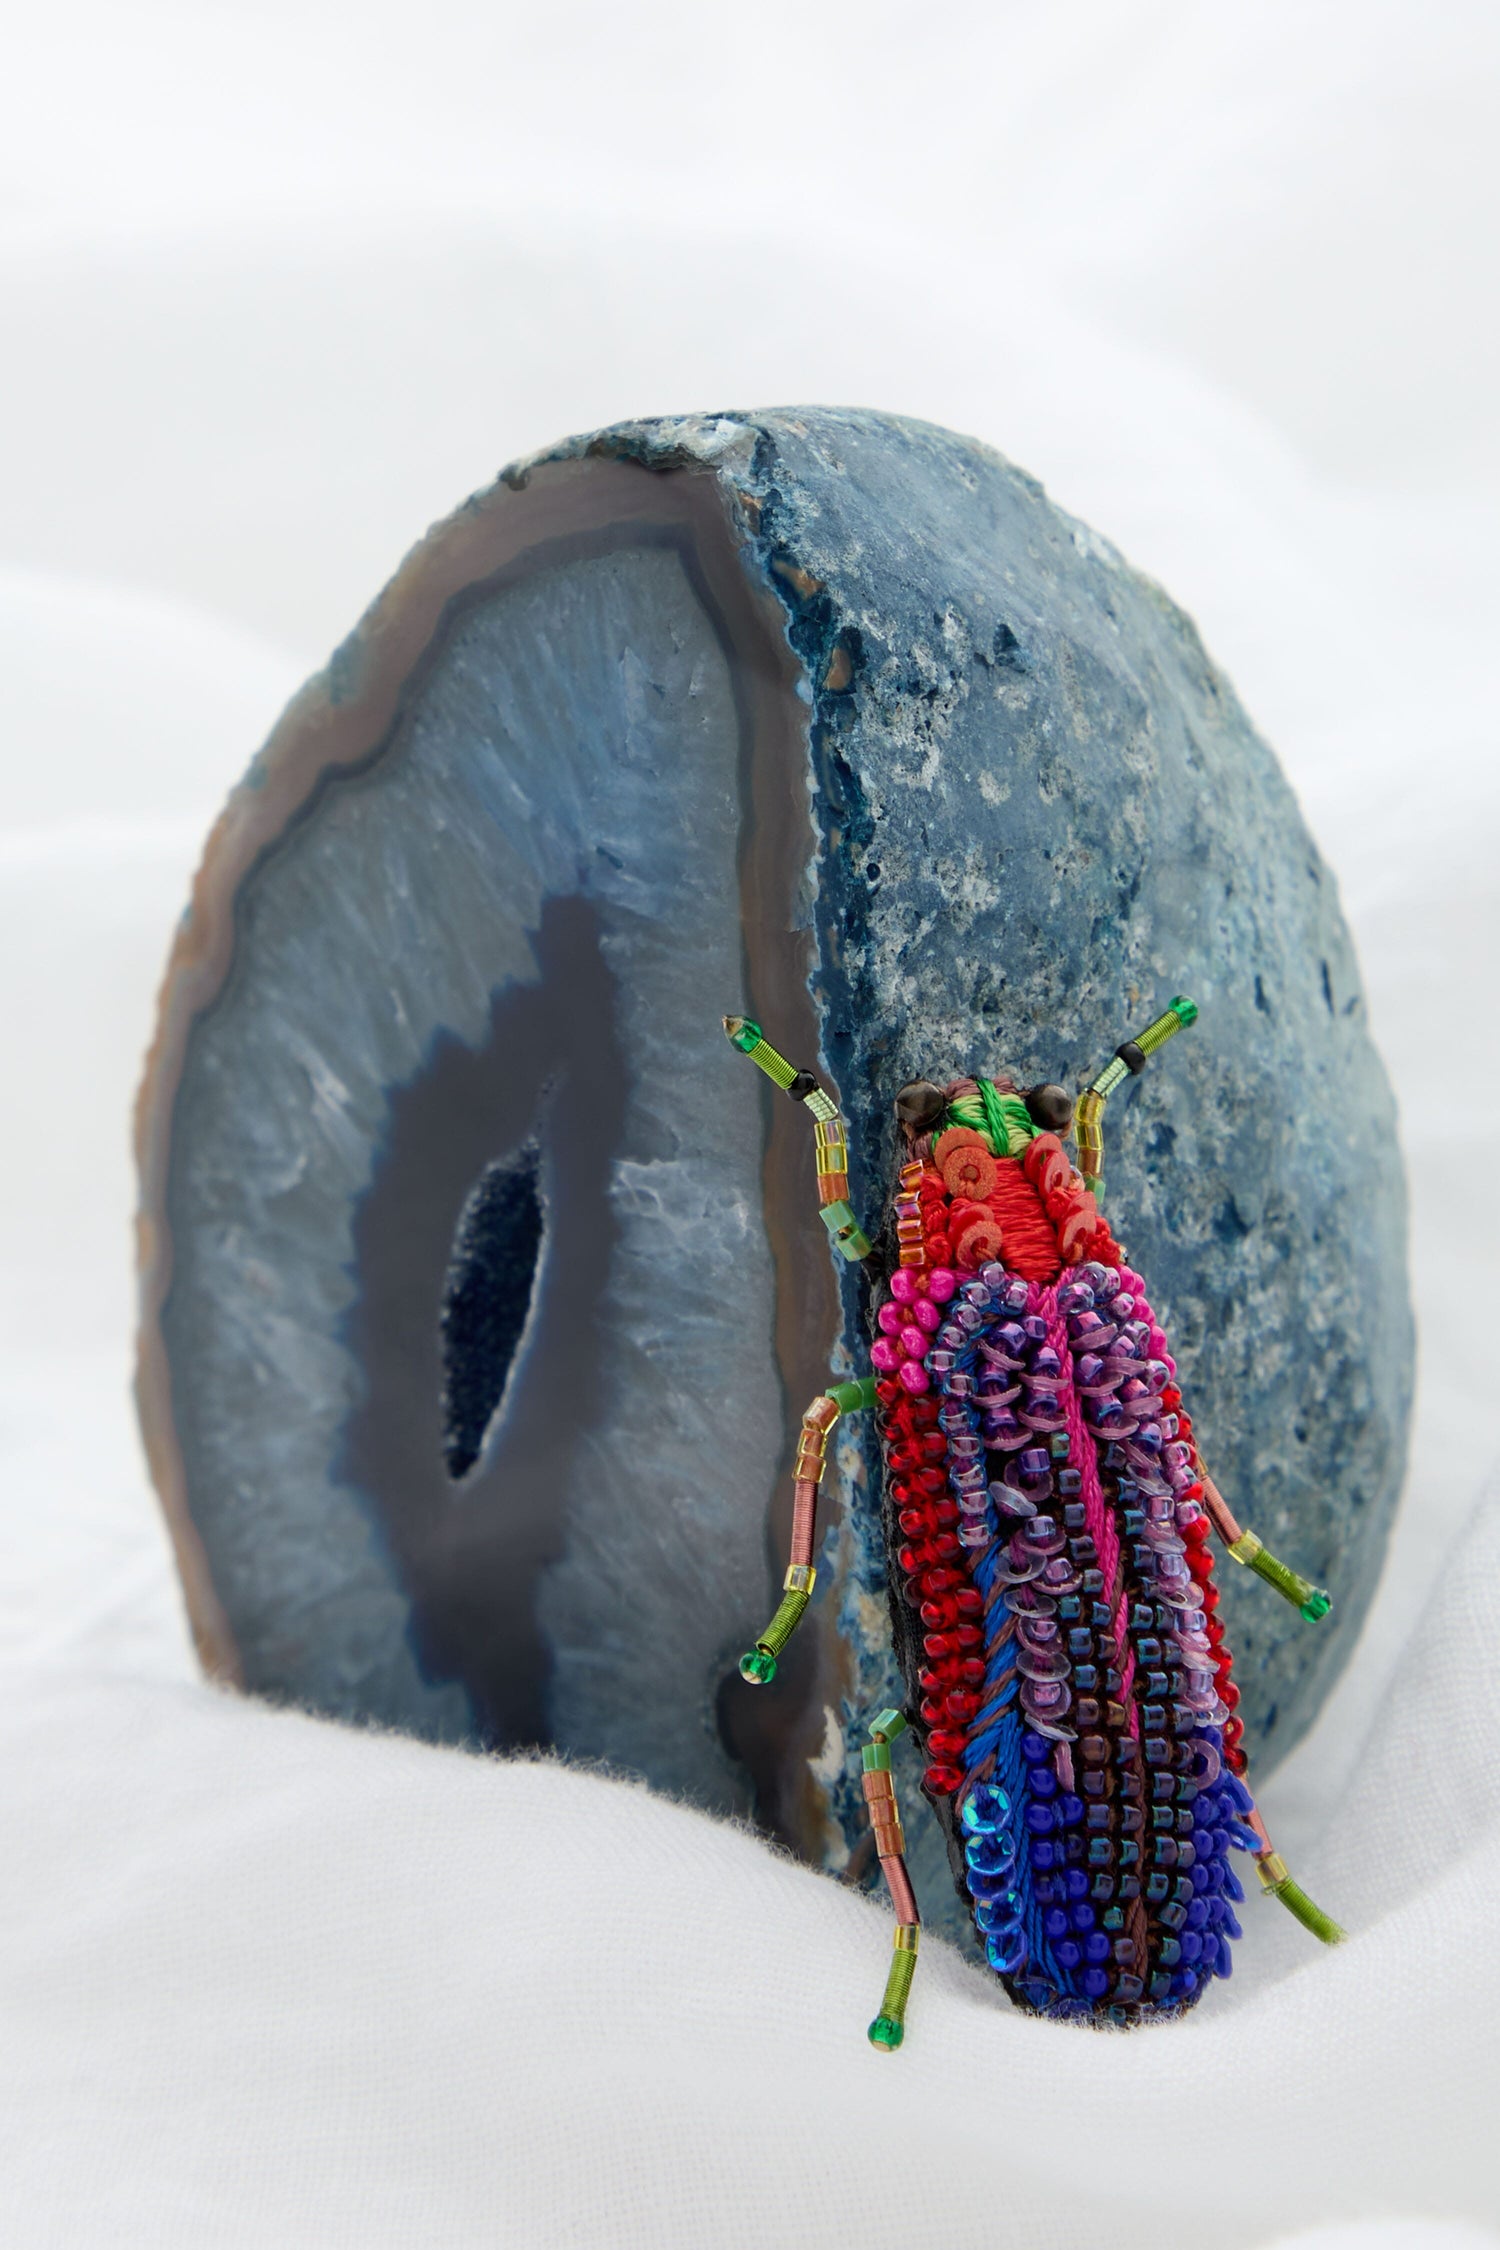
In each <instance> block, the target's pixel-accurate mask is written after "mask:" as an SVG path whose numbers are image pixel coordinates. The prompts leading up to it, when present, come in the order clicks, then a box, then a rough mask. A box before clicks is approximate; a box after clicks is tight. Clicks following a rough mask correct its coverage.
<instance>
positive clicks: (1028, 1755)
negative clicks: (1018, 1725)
mask: <svg viewBox="0 0 1500 2250" xmlns="http://www.w3.org/2000/svg"><path fill="white" fill-rule="evenodd" d="M1051 1755H1052V1745H1051V1743H1050V1742H1048V1741H1047V1740H1046V1738H1045V1736H1043V1735H1040V1734H1033V1733H1032V1731H1031V1729H1030V1727H1027V1728H1026V1730H1025V1732H1024V1733H1023V1734H1022V1736H1021V1756H1022V1757H1023V1758H1024V1759H1025V1760H1026V1763H1027V1765H1028V1766H1039V1765H1042V1764H1044V1763H1045V1761H1046V1760H1047V1759H1048V1758H1050V1757H1051Z"/></svg>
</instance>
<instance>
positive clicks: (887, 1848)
mask: <svg viewBox="0 0 1500 2250" xmlns="http://www.w3.org/2000/svg"><path fill="white" fill-rule="evenodd" d="M905 1732H906V1721H905V1719H904V1718H903V1717H902V1716H901V1713H900V1712H899V1711H880V1712H877V1714H876V1716H875V1717H874V1718H873V1719H872V1720H871V1721H870V1740H869V1742H868V1744H867V1745H866V1747H865V1749H864V1751H863V1752H862V1753H861V1755H862V1757H863V1761H864V1774H863V1777H862V1778H863V1785H864V1793H865V1803H866V1805H867V1806H868V1807H869V1813H870V1826H871V1828H872V1829H873V1830H874V1832H875V1856H876V1858H877V1859H878V1860H879V1861H880V1872H881V1874H882V1875H883V1876H884V1877H885V1880H886V1888H887V1889H888V1890H889V1892H890V1894H891V1905H892V1906H893V1907H894V1909H895V1913H896V1934H895V1937H894V1939H893V1940H892V1953H891V1972H890V1975H889V1976H888V1977H887V1978H886V1983H885V1995H884V1997H883V1999H882V2000H881V2003H880V2013H879V2015H878V2016H877V2017H876V2018H875V2021H874V2022H873V2023H872V2024H871V2026H870V2044H871V2046H872V2047H883V2048H885V2050H886V2051H887V2053H889V2052H890V2051H891V2050H892V2049H894V2048H896V2047H899V2046H900V2044H901V2042H902V2040H903V2039H904V2038H905V2036H906V2002H907V1997H908V1995H909V1994H910V1992H911V1980H912V1978H913V1977H914V1976H915V1974H916V1968H917V1939H918V1932H919V1929H920V1925H921V1919H922V1917H921V1916H920V1914H918V1912H917V1901H916V1894H915V1893H914V1892H913V1890H912V1887H911V1877H910V1875H909V1874H908V1873H907V1867H906V1838H905V1836H904V1835H903V1834H902V1830H901V1814H900V1811H899V1809H898V1807H897V1804H896V1784H895V1780H894V1777H893V1776H892V1773H891V1744H892V1743H893V1742H894V1741H895V1740H896V1738H897V1736H898V1735H902V1734H904V1733H905Z"/></svg>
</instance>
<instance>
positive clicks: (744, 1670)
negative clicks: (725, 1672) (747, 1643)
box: [740, 1648, 776, 1687]
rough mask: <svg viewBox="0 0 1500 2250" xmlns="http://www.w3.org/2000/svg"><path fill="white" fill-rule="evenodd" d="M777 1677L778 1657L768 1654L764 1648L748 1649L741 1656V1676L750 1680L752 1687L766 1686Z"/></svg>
mask: <svg viewBox="0 0 1500 2250" xmlns="http://www.w3.org/2000/svg"><path fill="white" fill-rule="evenodd" d="M775 1677H776V1659H775V1657H774V1656H767V1654H766V1652H765V1650H764V1649H763V1648H749V1649H746V1651H745V1653H744V1655H743V1656H742V1657H741V1658H740V1678H741V1679H742V1680H748V1681H749V1683H750V1685H751V1687H765V1686H766V1685H767V1684H768V1683H769V1682H770V1681H772V1680H774V1679H775Z"/></svg>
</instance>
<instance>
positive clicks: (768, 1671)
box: [740, 1564, 815, 1687]
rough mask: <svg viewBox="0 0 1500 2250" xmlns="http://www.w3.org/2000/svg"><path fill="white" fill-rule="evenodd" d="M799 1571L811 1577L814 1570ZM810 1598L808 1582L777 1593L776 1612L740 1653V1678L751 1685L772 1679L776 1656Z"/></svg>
mask: <svg viewBox="0 0 1500 2250" xmlns="http://www.w3.org/2000/svg"><path fill="white" fill-rule="evenodd" d="M795 1568H796V1565H795V1564H794V1565H793V1569H795ZM803 1575H804V1577H806V1578H807V1579H808V1580H809V1581H811V1579H812V1578H813V1577H814V1575H815V1573H813V1572H812V1571H810V1570H804V1572H803ZM787 1576H788V1578H790V1577H791V1576H792V1571H790V1570H789V1571H788V1572H787ZM811 1600H812V1585H811V1583H809V1584H807V1585H806V1586H788V1587H787V1589H786V1592H785V1593H784V1594H783V1595H782V1597H781V1606H780V1608H779V1609H778V1610H777V1612H776V1615H775V1616H774V1617H773V1618H772V1619H771V1622H770V1624H769V1625H768V1626H767V1627H766V1629H765V1631H764V1632H763V1633H762V1634H761V1636H760V1639H759V1640H758V1641H757V1642H756V1644H755V1646H754V1648H750V1649H746V1651H745V1653H744V1655H743V1656H742V1657H741V1658H740V1678H741V1679H742V1680H748V1681H749V1682H750V1685H751V1686H752V1687H765V1686H767V1685H768V1683H769V1682H770V1681H772V1680H774V1679H775V1677H776V1659H777V1657H778V1656H780V1654H781V1652H782V1650H783V1649H784V1648H785V1647H786V1644H787V1642H788V1641H789V1640H790V1639H791V1637H792V1635H793V1633H795V1632H796V1630H797V1627H798V1626H799V1625H800V1624H801V1623H802V1620H803V1617H804V1616H805V1615H806V1613H807V1605H808V1603H809V1602H810V1601H811Z"/></svg>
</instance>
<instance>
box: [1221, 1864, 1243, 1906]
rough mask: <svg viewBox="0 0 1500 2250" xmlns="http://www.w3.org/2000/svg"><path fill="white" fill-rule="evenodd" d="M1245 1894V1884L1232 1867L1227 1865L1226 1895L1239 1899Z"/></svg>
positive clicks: (1225, 1874)
mask: <svg viewBox="0 0 1500 2250" xmlns="http://www.w3.org/2000/svg"><path fill="white" fill-rule="evenodd" d="M1244 1895H1245V1886H1244V1884H1243V1883H1242V1882H1241V1881H1240V1879H1239V1877H1238V1875H1236V1873H1235V1871H1234V1869H1233V1868H1232V1867H1226V1868H1225V1870H1224V1896H1225V1897H1226V1898H1232V1899H1236V1900H1238V1899H1242V1898H1243V1897H1244Z"/></svg>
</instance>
